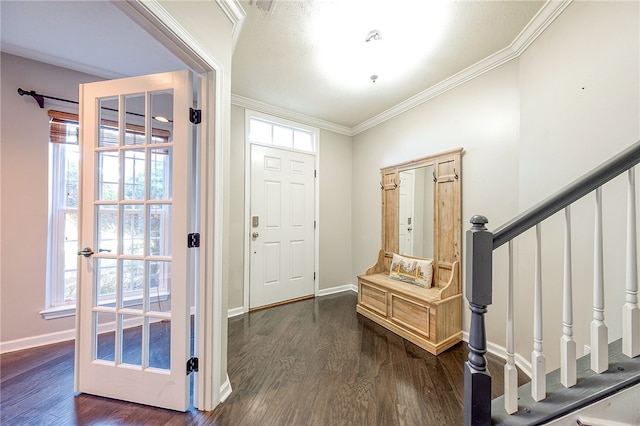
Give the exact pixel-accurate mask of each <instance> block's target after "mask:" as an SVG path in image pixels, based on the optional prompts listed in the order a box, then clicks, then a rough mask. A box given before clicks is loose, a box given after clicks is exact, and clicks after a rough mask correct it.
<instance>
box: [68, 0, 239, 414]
mask: <svg viewBox="0 0 640 426" xmlns="http://www.w3.org/2000/svg"><path fill="white" fill-rule="evenodd" d="M111 2H112V4H113V5H114V6H115V7H117V8H118V9H119V10H120V11H122V12H123V13H124V14H125V15H127V16H128V17H129V18H130V19H132V20H133V21H134V23H136V24H137V25H139V26H140V27H141V28H142V29H144V30H145V31H147V32H148V33H149V34H150V35H151V36H153V37H154V38H156V39H157V40H158V41H159V42H160V43H161V44H162V45H163V46H165V47H166V48H167V49H168V50H169V51H171V52H172V53H173V54H174V55H176V57H178V58H179V59H180V60H182V61H183V62H184V63H185V64H186V65H187V66H189V67H190V68H191V69H192V70H193V71H194V73H196V74H198V79H199V86H200V97H199V99H198V102H199V104H200V105H199V106H198V107H199V108H201V109H202V111H203V114H202V123H201V125H200V126H201V128H200V129H199V131H198V134H199V139H200V140H199V148H200V155H201V163H200V175H199V176H198V179H199V185H200V193H199V197H200V212H199V213H200V214H199V226H200V229H199V232H200V234H201V247H200V249H199V250H200V253H199V256H198V257H199V259H200V262H199V265H198V268H199V269H198V273H197V274H196V275H197V276H198V278H197V281H198V283H199V284H198V285H197V290H196V291H197V292H198V294H197V295H196V300H197V305H196V307H195V309H196V319H197V321H198V322H197V324H196V330H197V332H198V335H197V336H196V342H197V345H198V347H197V349H196V351H197V352H196V353H197V354H198V357H199V358H200V362H199V369H198V372H197V373H195V375H196V377H195V382H196V386H195V393H194V399H193V401H194V406H195V407H196V408H198V409H200V410H205V411H210V410H213V409H214V408H215V407H216V406H217V405H218V404H219V403H220V402H222V401H224V400H225V399H226V398H227V397H228V396H229V394H230V393H231V385H230V382H229V376H228V375H227V374H226V370H227V367H226V360H227V354H226V351H227V342H226V336H227V333H226V324H227V321H226V318H227V311H226V299H224V298H223V295H224V294H225V292H224V289H223V282H224V281H223V254H224V250H223V249H224V247H223V246H224V243H223V235H224V228H223V221H224V205H223V203H224V197H223V193H224V179H223V176H224V172H225V167H224V156H223V152H224V146H225V139H224V135H225V133H226V132H227V128H228V125H227V124H225V122H224V118H225V116H224V99H225V96H224V94H225V88H228V87H229V84H230V83H229V81H230V80H229V78H228V72H227V71H226V70H225V68H224V66H223V65H222V63H220V62H219V61H218V59H217V58H215V57H214V56H213V55H212V54H211V53H210V52H209V51H208V50H207V49H206V48H204V47H203V46H202V44H201V43H200V42H199V41H198V40H197V39H195V38H194V37H193V36H192V34H191V33H190V32H189V31H187V30H186V29H185V28H184V27H183V26H182V25H181V24H180V23H178V22H177V21H176V20H175V18H174V17H173V16H172V15H171V14H170V13H168V12H167V11H166V9H165V8H164V7H163V6H162V4H161V2H160V1H159V0H145V1H144V2H143V1H142V0H130V1H126V2H124V1H116V0H112V1H111ZM216 4H217V5H218V7H219V8H220V9H221V10H222V12H223V13H224V14H225V15H226V16H227V17H228V18H229V20H230V22H231V23H232V26H233V39H234V40H236V39H237V37H238V34H239V31H240V28H241V26H242V23H243V20H244V18H245V12H244V10H243V9H242V7H241V6H240V4H239V3H238V2H237V0H217V1H216ZM234 44H235V43H234ZM229 92H230V89H229ZM229 103H230V102H229ZM227 119H228V117H227ZM227 142H228V141H227ZM227 146H228V143H227ZM227 185H228V184H227ZM78 326H79V324H78V316H77V315H76V327H78ZM223 375H224V376H226V377H223ZM75 387H76V389H77V387H78V386H77V383H75Z"/></svg>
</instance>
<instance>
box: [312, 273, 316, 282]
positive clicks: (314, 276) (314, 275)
mask: <svg viewBox="0 0 640 426" xmlns="http://www.w3.org/2000/svg"><path fill="white" fill-rule="evenodd" d="M313 280H314V281H315V280H316V273H315V272H314V273H313Z"/></svg>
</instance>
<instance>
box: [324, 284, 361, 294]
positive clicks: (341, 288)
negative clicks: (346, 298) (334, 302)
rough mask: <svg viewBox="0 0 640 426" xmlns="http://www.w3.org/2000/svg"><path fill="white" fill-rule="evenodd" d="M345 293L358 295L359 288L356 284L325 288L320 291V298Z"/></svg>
mask: <svg viewBox="0 0 640 426" xmlns="http://www.w3.org/2000/svg"><path fill="white" fill-rule="evenodd" d="M343 291H353V292H354V293H357V292H358V286H356V285H354V284H346V285H340V286H337V287H331V288H323V289H322V290H319V291H318V296H328V295H330V294H336V293H342V292H343Z"/></svg>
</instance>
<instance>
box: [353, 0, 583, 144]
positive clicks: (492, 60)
mask: <svg viewBox="0 0 640 426" xmlns="http://www.w3.org/2000/svg"><path fill="white" fill-rule="evenodd" d="M571 2H572V0H557V1H556V0H550V1H548V2H547V3H546V4H545V5H544V6H543V7H542V8H541V9H540V10H539V11H538V13H537V14H536V16H534V17H533V19H532V20H531V22H529V24H528V25H527V26H526V27H525V28H524V29H523V30H522V31H521V32H520V34H518V36H517V37H516V39H515V40H514V41H513V42H512V43H511V45H509V46H508V47H506V48H504V49H502V50H500V51H498V52H496V53H494V54H493V55H491V56H488V57H487V58H485V59H483V60H481V61H479V62H476V63H475V64H473V65H471V66H469V67H468V68H465V69H464V70H462V71H460V72H459V73H457V74H454V75H453V76H451V77H449V78H447V79H446V80H443V81H442V82H440V83H438V84H436V85H434V86H432V87H430V88H428V89H427V90H425V91H423V92H420V93H418V94H416V95H414V96H412V97H410V98H409V99H407V100H405V101H403V102H400V103H399V104H397V105H396V106H393V107H391V108H389V109H388V110H386V111H384V112H382V113H380V114H378V115H376V116H374V117H372V118H370V119H368V120H366V121H363V122H362V123H360V124H358V125H357V126H355V127H354V128H353V129H352V133H353V134H354V135H357V134H358V133H361V132H364V131H365V130H368V129H370V128H372V127H374V126H377V125H378V124H380V123H383V122H385V121H387V120H389V119H391V118H393V117H395V116H397V115H399V114H402V113H403V112H406V111H408V110H410V109H412V108H415V107H416V106H418V105H421V104H423V103H425V102H427V101H429V100H431V99H433V98H435V97H436V96H440V95H442V94H443V93H445V92H448V91H449V90H451V89H453V88H455V87H458V86H460V85H461V84H464V83H466V82H467V81H469V80H473V79H474V78H476V77H478V76H480V75H482V74H484V73H486V72H488V71H491V70H492V69H494V68H497V67H499V66H500V65H503V64H504V63H506V62H509V61H511V60H512V59H515V58H517V57H519V56H520V55H521V54H522V53H523V52H524V51H525V50H527V47H529V45H531V43H533V42H534V41H535V39H537V38H538V37H539V36H540V35H541V34H542V33H543V32H544V30H545V29H547V27H548V26H549V25H551V23H552V22H553V21H554V20H555V19H556V18H557V17H558V16H559V15H560V13H562V11H563V10H564V9H566V7H567V6H569V4H571Z"/></svg>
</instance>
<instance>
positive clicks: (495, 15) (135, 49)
mask: <svg viewBox="0 0 640 426" xmlns="http://www.w3.org/2000/svg"><path fill="white" fill-rule="evenodd" d="M252 3H253V1H252V2H251V3H250V2H249V1H246V0H241V1H240V4H241V5H242V7H243V9H244V10H245V12H246V18H245V20H244V22H243V24H242V30H241V31H240V35H239V38H238V39H237V44H236V47H235V51H234V56H233V64H232V79H231V81H232V93H233V95H234V99H235V100H236V101H237V102H240V103H242V102H245V103H249V104H251V103H254V102H255V103H256V104H257V105H263V104H267V105H269V106H272V107H276V108H277V109H278V110H280V111H283V110H288V111H292V112H294V113H295V114H298V115H304V116H307V117H309V118H312V119H314V120H318V121H322V122H328V123H331V124H333V125H335V126H336V127H339V128H343V129H347V130H348V129H354V128H357V127H358V126H362V125H363V123H366V122H367V121H370V120H372V119H374V118H375V117H379V116H381V115H384V114H385V112H388V111H391V110H393V109H394V108H397V107H398V105H401V104H403V103H406V102H407V100H410V99H412V98H415V97H416V95H418V96H419V95H420V94H421V93H426V92H428V91H429V90H431V89H433V88H434V87H438V86H439V85H442V83H443V82H445V81H449V80H451V78H452V76H456V75H458V76H459V75H460V74H461V73H464V72H465V70H469V69H471V68H473V67H474V66H475V67H477V66H478V64H479V63H482V61H485V60H486V58H489V57H495V56H496V55H497V54H500V52H503V51H505V49H508V48H510V47H511V46H512V44H513V43H514V40H516V39H517V38H518V37H519V36H521V34H522V33H523V30H525V31H524V32H526V29H527V27H528V25H529V23H530V22H531V21H532V19H533V18H534V17H535V16H536V14H537V13H538V11H540V9H541V8H542V7H543V6H544V5H545V1H524V0H509V1H495V0H489V1H480V0H467V1H454V0H304V1H303V0H277V1H276V3H275V6H274V7H273V9H272V11H271V12H264V11H262V10H261V9H260V8H258V7H256V6H254V5H253V4H252ZM258 3H259V4H263V3H264V0H259V1H258ZM267 3H268V2H267ZM0 17H1V27H0V28H1V36H0V37H1V42H2V44H1V46H2V51H5V52H7V53H11V54H15V55H19V56H24V57H27V58H30V59H35V60H38V61H42V62H47V63H51V64H54V65H58V66H62V67H66V68H70V69H74V70H78V71H82V72H87V73H90V74H94V75H97V76H100V77H104V78H117V77H124V76H134V75H143V74H149V73H156V72H164V71H173V70H178V69H184V68H186V65H184V64H183V63H182V62H181V61H180V60H178V59H177V58H176V57H175V56H173V54H171V53H170V52H169V51H168V50H167V49H165V48H164V47H163V46H162V45H161V44H160V43H159V42H158V41H156V40H155V39H154V38H153V37H151V36H150V35H149V34H147V33H146V32H145V31H144V30H142V29H141V28H140V27H139V26H137V25H136V24H134V23H133V21H132V20H131V19H130V18H129V17H127V16H126V15H125V14H124V13H123V12H122V11H120V10H119V9H118V7H116V6H114V5H113V4H112V3H110V2H108V1H11V0H2V1H0ZM371 30H378V31H379V33H380V35H381V39H380V40H372V41H370V42H366V41H365V39H366V38H367V35H368V33H369V32H370V31H371ZM373 74H375V75H377V78H376V79H375V82H374V81H373V80H372V79H371V76H372V75H373ZM43 86H44V87H46V85H45V84H43ZM25 89H26V90H36V91H43V90H45V89H42V88H38V87H33V88H25ZM46 90H47V91H49V92H51V91H52V90H54V88H46ZM45 94H51V95H54V96H55V93H45Z"/></svg>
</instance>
